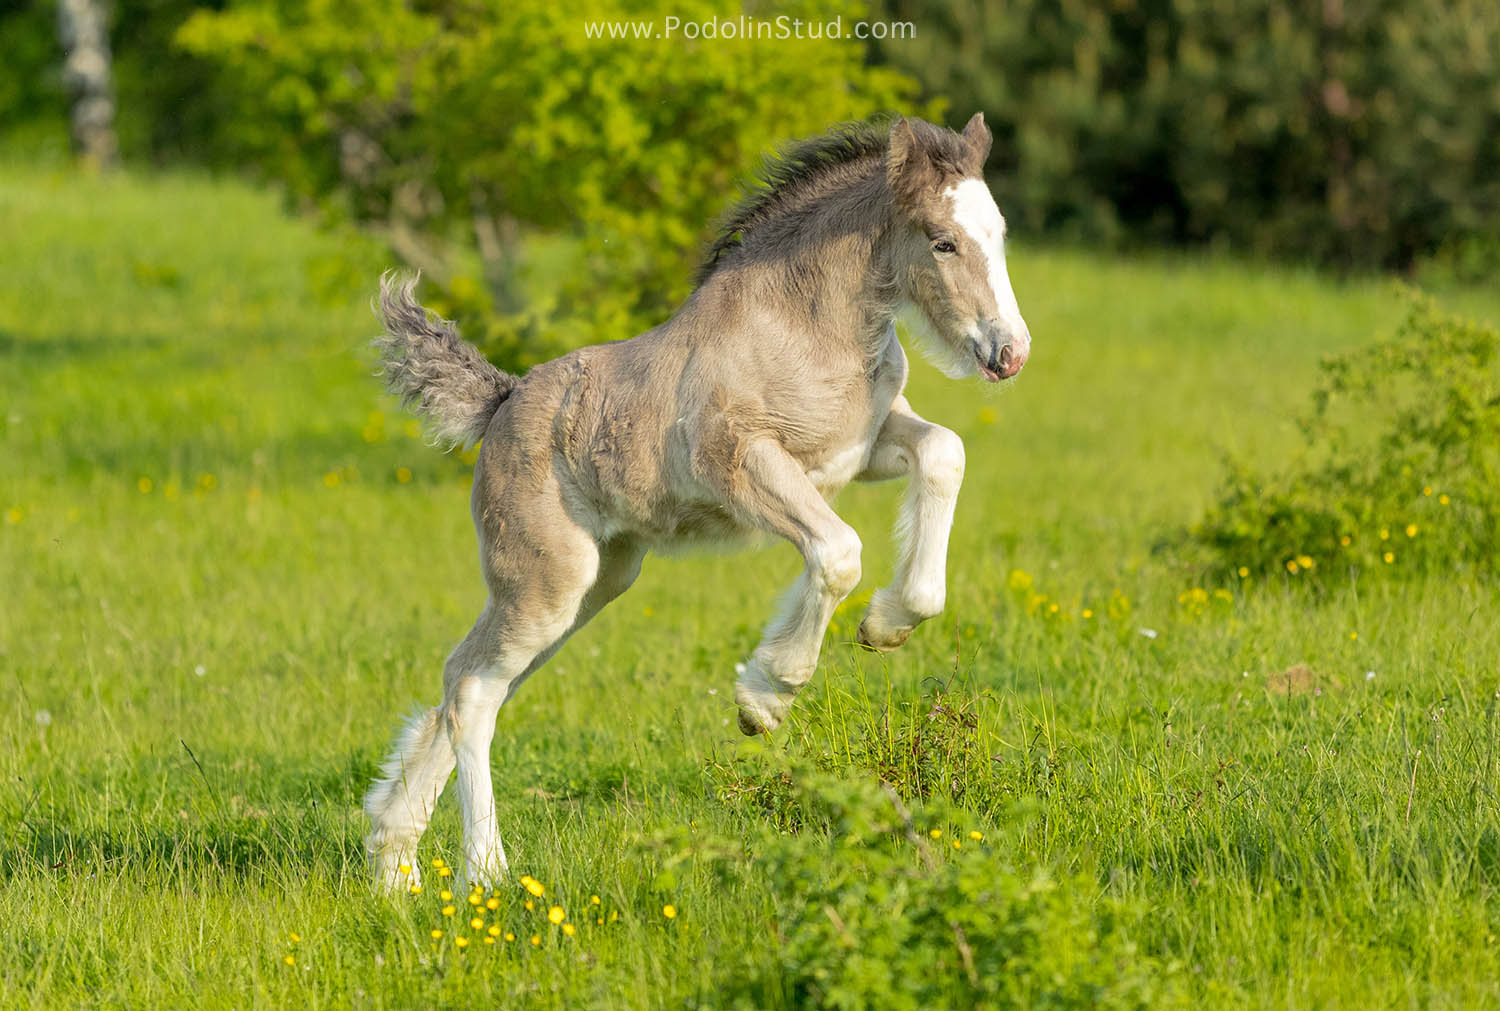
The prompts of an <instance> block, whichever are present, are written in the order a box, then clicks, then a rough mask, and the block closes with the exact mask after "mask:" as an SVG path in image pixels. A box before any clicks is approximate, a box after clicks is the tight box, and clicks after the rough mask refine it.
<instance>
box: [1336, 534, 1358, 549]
mask: <svg viewBox="0 0 1500 1011" xmlns="http://www.w3.org/2000/svg"><path fill="white" fill-rule="evenodd" d="M1353 543H1354V538H1353V537H1350V536H1349V535H1348V534H1345V535H1344V536H1342V537H1340V538H1339V544H1340V545H1341V546H1343V547H1346V548H1347V547H1348V546H1349V545H1351V544H1353Z"/></svg>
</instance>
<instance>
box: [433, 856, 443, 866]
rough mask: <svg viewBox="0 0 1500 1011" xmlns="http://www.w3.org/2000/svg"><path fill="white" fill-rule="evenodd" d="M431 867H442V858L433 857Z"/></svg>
mask: <svg viewBox="0 0 1500 1011" xmlns="http://www.w3.org/2000/svg"><path fill="white" fill-rule="evenodd" d="M432 866H434V867H441V866H443V858H442V857H433V858H432Z"/></svg>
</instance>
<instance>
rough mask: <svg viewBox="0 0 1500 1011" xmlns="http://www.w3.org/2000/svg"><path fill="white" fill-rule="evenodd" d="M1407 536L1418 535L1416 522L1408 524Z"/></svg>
mask: <svg viewBox="0 0 1500 1011" xmlns="http://www.w3.org/2000/svg"><path fill="white" fill-rule="evenodd" d="M1406 536H1408V537H1415V536H1417V525H1416V524H1415V523H1408V524H1407V525H1406Z"/></svg>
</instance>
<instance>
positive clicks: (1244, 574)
mask: <svg viewBox="0 0 1500 1011" xmlns="http://www.w3.org/2000/svg"><path fill="white" fill-rule="evenodd" d="M1239 572H1240V578H1241V579H1249V578H1250V569H1249V567H1248V566H1244V565H1241V566H1240V569H1239Z"/></svg>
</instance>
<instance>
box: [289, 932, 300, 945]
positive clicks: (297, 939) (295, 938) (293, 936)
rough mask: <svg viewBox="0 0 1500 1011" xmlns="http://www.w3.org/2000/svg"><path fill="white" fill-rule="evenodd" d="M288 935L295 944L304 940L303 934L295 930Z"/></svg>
mask: <svg viewBox="0 0 1500 1011" xmlns="http://www.w3.org/2000/svg"><path fill="white" fill-rule="evenodd" d="M286 936H287V940H289V941H291V942H292V943H293V944H297V943H299V942H300V941H301V940H302V935H301V934H299V933H297V932H296V931H293V932H292V933H290V934H288V935H286Z"/></svg>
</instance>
